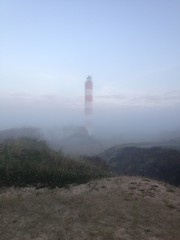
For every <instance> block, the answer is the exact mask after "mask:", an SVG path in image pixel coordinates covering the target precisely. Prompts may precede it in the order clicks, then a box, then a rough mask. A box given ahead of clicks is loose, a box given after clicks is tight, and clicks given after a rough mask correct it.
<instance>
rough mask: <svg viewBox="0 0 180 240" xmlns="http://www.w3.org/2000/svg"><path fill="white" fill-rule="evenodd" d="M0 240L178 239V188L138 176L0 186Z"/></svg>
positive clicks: (179, 197)
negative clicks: (48, 186)
mask: <svg viewBox="0 0 180 240" xmlns="http://www.w3.org/2000/svg"><path fill="white" fill-rule="evenodd" d="M0 239H1V240H28V239H34V240H48V239H50V240H96V239H97V240H113V239H114V240H131V239H132V240H141V239H142V240H146V239H147V240H179V239H180V189H179V188H175V187H173V186H170V185H167V184H164V183H160V182H156V181H152V180H149V179H143V178H137V177H115V178H108V179H103V180H98V181H92V182H90V183H88V184H83V185H79V186H71V187H69V188H64V189H63V188H56V189H46V188H44V189H39V190H35V189H34V188H30V187H29V188H21V189H14V188H5V189H1V190H0Z"/></svg>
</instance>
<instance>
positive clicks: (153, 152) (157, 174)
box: [100, 147, 180, 186]
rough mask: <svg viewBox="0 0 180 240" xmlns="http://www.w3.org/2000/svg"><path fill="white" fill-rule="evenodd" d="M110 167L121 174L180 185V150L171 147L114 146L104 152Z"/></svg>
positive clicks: (104, 157)
mask: <svg viewBox="0 0 180 240" xmlns="http://www.w3.org/2000/svg"><path fill="white" fill-rule="evenodd" d="M100 156H101V157H102V159H104V160H106V162H107V164H108V165H109V166H110V169H111V170H112V171H113V172H115V173H118V174H120V175H139V176H147V177H151V178H154V179H159V180H163V181H166V182H168V183H170V184H173V185H175V186H178V185H180V151H178V150H175V149H169V148H161V147H151V148H138V147H124V148H121V147H120V148H119V147H113V148H110V149H108V150H107V151H105V152H103V153H102V154H101V155H100Z"/></svg>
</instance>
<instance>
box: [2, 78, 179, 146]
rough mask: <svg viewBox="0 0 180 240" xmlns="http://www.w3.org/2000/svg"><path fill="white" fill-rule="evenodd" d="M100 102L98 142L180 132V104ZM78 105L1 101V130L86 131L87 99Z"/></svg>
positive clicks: (13, 99) (58, 100)
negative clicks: (79, 128) (35, 128)
mask: <svg viewBox="0 0 180 240" xmlns="http://www.w3.org/2000/svg"><path fill="white" fill-rule="evenodd" d="M82 82H83V80H82ZM83 91H84V89H83V88H82V93H83ZM77 99H78V97H77ZM98 100H99V98H98V97H96V96H95V97H94V103H93V115H92V121H93V131H92V135H93V136H94V137H96V138H98V137H99V138H118V139H119V141H120V142H126V141H131V140H133V141H137V140H141V139H146V140H150V139H152V138H154V139H155V138H158V137H159V136H160V135H162V134H163V132H174V131H176V130H177V131H178V129H180V121H179V120H180V111H179V109H180V106H179V105H178V104H177V103H176V104H174V105H167V106H166V105H165V106H164V102H163V103H161V104H157V105H154V103H153V104H144V106H143V100H142V103H141V105H140V104H139V102H138V104H137V103H136V102H135V101H134V103H133V104H131V105H130V103H128V104H126V105H125V104H122V102H121V99H117V100H116V102H113V103H112V102H111V101H110V100H109V101H108V100H107V99H106V101H104V102H103V101H102V100H101V101H100V102H99V101H98ZM176 100H177V99H176ZM75 101H76V99H63V98H55V97H54V98H53V97H51V98H50V97H49V98H48V97H47V96H46V97H38V98H37V97H36V98H34V99H33V98H32V99H24V97H23V96H18V98H17V96H7V97H6V98H5V97H4V98H3V97H1V103H0V108H1V128H0V129H1V130H4V129H8V128H21V127H37V128H40V129H42V130H43V131H46V132H47V131H49V129H53V128H62V127H64V126H74V127H76V126H77V127H80V126H81V127H85V122H84V118H85V116H84V97H83V96H80V97H79V99H78V101H77V102H75ZM161 101H163V100H161Z"/></svg>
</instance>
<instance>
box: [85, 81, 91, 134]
mask: <svg viewBox="0 0 180 240" xmlns="http://www.w3.org/2000/svg"><path fill="white" fill-rule="evenodd" d="M92 115H93V82H92V77H91V76H88V77H87V79H86V81H85V128H86V130H87V132H88V134H89V135H92Z"/></svg>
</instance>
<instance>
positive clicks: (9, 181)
mask: <svg viewBox="0 0 180 240" xmlns="http://www.w3.org/2000/svg"><path fill="white" fill-rule="evenodd" d="M105 176H109V174H108V172H107V171H106V169H105V168H103V165H102V164H101V165H99V166H98V165H97V164H96V165H95V164H93V159H92V161H91V159H89V161H87V160H86V159H85V158H83V157H70V156H69V157H68V156H65V155H64V154H63V153H62V152H61V151H58V152H57V151H54V150H52V149H50V148H49V147H48V146H47V144H46V142H44V141H39V140H36V139H30V138H20V139H12V140H6V141H4V142H3V143H1V145H0V186H12V185H14V186H27V185H32V186H36V187H44V186H48V187H55V186H60V187H62V186H65V185H67V184H71V183H85V182H87V181H89V180H91V179H94V178H101V177H105Z"/></svg>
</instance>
